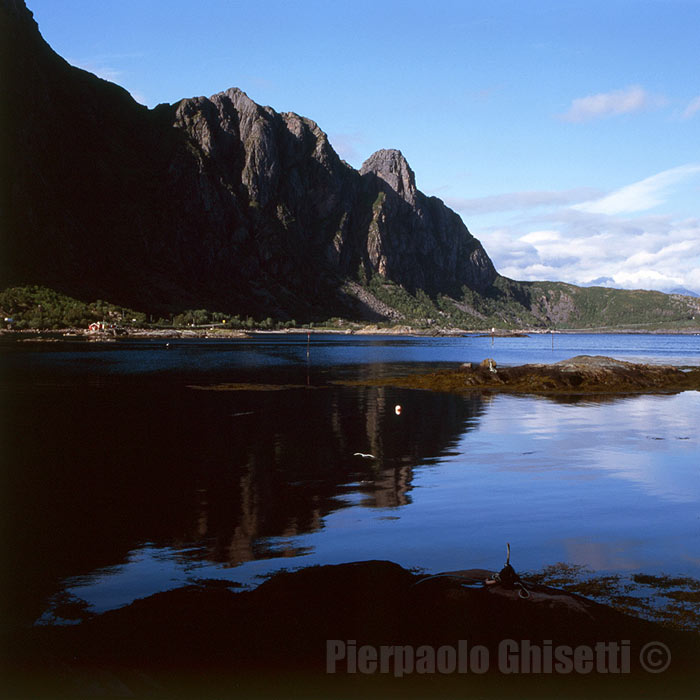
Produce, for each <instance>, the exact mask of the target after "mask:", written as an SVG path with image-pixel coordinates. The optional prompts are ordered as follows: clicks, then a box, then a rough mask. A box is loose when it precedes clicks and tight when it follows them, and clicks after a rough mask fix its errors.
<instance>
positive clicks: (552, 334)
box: [549, 330, 554, 352]
mask: <svg viewBox="0 0 700 700" xmlns="http://www.w3.org/2000/svg"><path fill="white" fill-rule="evenodd" d="M549 335H551V336H552V352H554V331H552V330H550V331H549Z"/></svg>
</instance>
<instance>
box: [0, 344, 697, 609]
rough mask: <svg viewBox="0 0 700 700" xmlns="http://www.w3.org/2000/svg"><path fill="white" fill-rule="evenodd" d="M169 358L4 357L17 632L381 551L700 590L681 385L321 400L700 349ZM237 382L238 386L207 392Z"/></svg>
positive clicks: (86, 351)
mask: <svg viewBox="0 0 700 700" xmlns="http://www.w3.org/2000/svg"><path fill="white" fill-rule="evenodd" d="M168 342H169V344H170V346H169V347H166V343H165V341H162V340H139V341H133V340H124V341H118V342H115V343H108V344H96V343H86V342H80V341H75V342H61V343H55V344H24V343H23V344H19V343H14V342H5V343H4V344H3V345H2V346H0V350H1V351H2V352H1V355H0V358H1V359H2V368H3V375H2V379H3V382H2V383H3V388H4V393H5V413H6V416H5V418H4V421H3V422H4V424H5V431H6V432H5V440H4V442H5V444H6V449H3V452H4V454H5V460H4V461H5V467H4V472H5V473H4V486H3V492H4V494H3V495H4V500H5V503H4V512H5V523H4V527H5V537H4V539H5V541H6V542H7V544H8V550H9V555H8V559H9V562H8V564H9V569H8V570H9V571H11V576H12V579H13V582H14V584H15V591H14V594H15V595H14V601H15V612H16V614H17V615H19V616H21V617H23V618H26V619H36V618H37V617H39V616H40V615H41V614H42V613H43V612H45V610H46V609H47V607H50V606H51V604H52V603H53V604H55V603H56V602H57V601H66V600H70V597H71V596H74V597H75V598H78V599H82V600H85V601H87V603H88V604H89V605H90V606H91V608H92V609H93V610H105V609H108V608H112V607H117V606H120V605H124V604H126V603H128V602H130V601H131V600H133V599H134V598H136V597H143V596H145V595H149V594H151V593H154V592H157V591H161V590H166V589H168V588H173V587H176V586H179V585H183V584H186V583H188V582H192V581H193V580H198V579H226V580H229V581H238V582H241V583H243V584H255V583H256V582H258V581H259V580H260V579H259V578H257V577H258V576H260V575H263V574H266V573H269V572H271V571H275V570H278V569H280V568H294V567H299V566H308V565H311V564H321V563H339V562H345V561H354V560H364V559H373V558H376V559H390V560H392V561H396V562H398V563H399V564H402V565H404V566H411V567H422V568H424V569H425V570H427V571H440V570H449V569H459V568H470V567H480V568H494V569H498V568H500V566H501V565H502V564H503V556H504V549H505V542H506V541H508V542H510V543H511V546H512V548H513V564H514V565H515V566H516V568H517V569H518V570H528V569H529V570H533V569H540V568H542V567H543V566H546V565H548V564H553V563H556V562H559V561H566V562H571V563H577V564H586V565H588V566H590V567H592V568H593V569H596V570H604V571H614V572H630V571H644V572H649V573H660V572H662V571H663V572H666V573H671V574H690V575H694V576H698V575H700V548H698V544H697V543H698V541H699V536H700V438H699V436H698V426H700V394H698V393H697V392H685V393H682V394H678V395H668V396H666V395H664V396H629V397H605V398H604V399H601V398H594V397H568V398H567V399H562V398H560V399H558V400H552V399H547V398H537V397H514V396H506V395H495V396H485V395H481V394H478V393H477V394H473V395H468V396H457V395H448V394H440V393H431V392H422V391H411V390H405V389H404V390H401V389H391V388H377V387H348V386H340V385H335V384H333V383H332V382H333V380H335V379H340V378H361V377H370V376H377V375H391V374H397V373H404V372H409V371H416V370H418V369H422V368H425V367H426V366H434V365H435V363H448V366H449V363H460V362H465V361H480V360H482V359H483V358H485V357H493V358H494V359H495V360H496V361H497V362H498V363H500V364H521V363H525V362H552V361H557V360H559V359H564V358H568V357H571V356H573V355H577V354H603V355H609V356H614V357H618V358H620V359H628V360H638V361H645V362H661V363H673V364H680V365H700V337H697V336H656V335H653V336H640V335H555V337H554V350H552V347H551V345H552V339H551V338H550V336H548V335H540V336H532V337H530V338H496V340H495V342H494V343H493V345H492V341H491V339H490V338H476V337H468V338H400V337H394V336H391V337H357V336H337V335H336V336H332V335H323V336H320V335H319V336H313V337H312V339H311V344H310V359H309V361H308V362H307V359H306V350H307V339H306V336H301V335H296V336H287V335H284V336H279V335H269V336H257V337H255V338H252V339H242V340H230V341H213V340H207V341H195V340H192V341H190V340H182V341H172V340H171V341H168ZM234 383H235V384H239V385H240V384H249V385H250V386H249V387H248V388H247V389H241V388H240V387H239V389H238V390H230V389H231V388H230V387H229V388H228V390H225V389H223V388H222V387H224V385H226V384H234ZM261 385H263V386H261ZM217 387H218V389H217ZM261 388H262V389H264V390H260V389H261ZM215 389H217V390H215ZM396 404H400V405H401V406H402V407H403V411H402V412H401V414H400V415H397V414H396V413H395V411H394V406H395V405H396ZM356 452H362V453H369V454H372V455H374V457H375V459H366V458H361V457H357V456H355V455H354V453H356Z"/></svg>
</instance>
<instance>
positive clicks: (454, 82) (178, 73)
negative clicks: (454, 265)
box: [27, 0, 700, 292]
mask: <svg viewBox="0 0 700 700" xmlns="http://www.w3.org/2000/svg"><path fill="white" fill-rule="evenodd" d="M27 4H28V6H29V8H30V9H31V10H32V11H33V12H34V15H35V18H36V20H37V22H38V23H39V28H40V30H41V31H42V34H43V35H44V38H45V39H46V40H47V41H48V42H49V43H50V44H51V46H52V47H53V48H54V49H55V50H56V51H57V52H58V53H59V54H61V55H62V56H63V57H64V58H66V59H67V60H68V61H69V62H70V63H72V64H74V65H78V66H80V67H83V68H86V69H87V70H90V71H92V72H94V73H96V74H98V75H100V76H101V77H104V78H107V79H109V80H113V81H114V82H116V83H119V84H120V85H122V86H123V87H125V88H126V89H127V90H129V91H130V92H131V94H132V95H133V96H134V97H135V98H136V99H137V100H139V101H141V102H143V103H144V104H147V105H148V106H151V107H152V106H155V105H156V104H158V103H160V102H176V101H177V100H179V99H181V98H183V97H192V96H195V95H205V96H209V95H212V94H214V93H216V92H220V91H222V90H225V89H227V88H229V87H234V86H235V87H239V88H241V89H242V90H244V91H245V92H246V93H247V94H248V95H249V96H250V97H251V98H252V99H253V100H255V101H256V102H259V103H261V104H266V105H270V106H272V107H273V108H274V109H276V110H277V111H280V112H283V111H292V112H297V113H298V114H302V115H304V116H306V117H309V118H311V119H313V120H314V121H316V122H317V123H318V124H319V126H320V127H321V128H322V129H323V130H324V131H325V132H326V133H327V134H328V135H329V138H330V141H331V143H332V144H333V145H334V147H335V149H336V150H337V151H338V153H339V154H340V155H341V156H342V157H343V158H345V159H346V160H347V161H348V162H349V163H350V164H351V165H353V166H355V167H359V166H360V165H361V164H362V162H363V161H364V160H365V159H366V158H368V157H369V156H370V155H371V154H372V153H373V152H374V151H375V150H377V149H379V148H398V149H400V150H401V151H402V152H403V153H404V155H405V156H406V158H407V159H408V161H409V163H410V164H411V166H412V168H413V169H414V171H415V172H416V180H417V184H418V187H419V188H420V189H421V190H423V191H424V192H425V193H426V194H430V195H435V196H437V197H440V198H441V199H443V200H444V201H445V202H446V203H447V204H448V205H449V206H451V207H452V208H454V209H455V210H456V211H458V212H459V213H460V214H461V215H462V218H463V219H464V221H465V223H466V224H467V226H468V227H469V229H470V231H471V232H472V233H473V234H474V235H476V236H477V237H478V238H479V239H480V240H481V241H482V243H483V244H484V246H485V247H486V250H487V251H488V253H489V254H490V255H491V257H492V258H493V260H494V263H495V264H496V267H497V268H498V269H499V271H500V272H501V273H503V274H506V275H508V276H510V277H514V278H516V279H553V280H563V281H568V282H573V283H577V284H582V283H587V282H590V281H591V280H595V279H599V278H610V279H611V280H614V282H612V283H611V284H614V285H615V286H621V287H629V288H656V289H662V290H669V289H673V288H676V287H686V288H689V289H693V290H695V291H697V292H700V70H698V66H700V40H698V37H699V36H700V0H602V1H601V0H556V1H555V0H520V1H519V2H514V1H510V0H488V1H485V2H482V1H481V0H472V1H470V0H463V1H462V2H458V1H456V0H432V1H431V2H425V0H421V1H420V2H414V1H413V0H404V1H398V0H384V1H382V0H371V1H368V0H347V1H346V0H324V1H323V2H321V1H318V0H287V1H283V0H265V1H264V2H240V1H238V0H198V1H197V2H192V1H191V0H167V1H165V0H100V2H95V1H94V0H60V1H58V0H27Z"/></svg>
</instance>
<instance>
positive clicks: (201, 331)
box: [0, 325, 700, 342]
mask: <svg viewBox="0 0 700 700" xmlns="http://www.w3.org/2000/svg"><path fill="white" fill-rule="evenodd" d="M258 335H281V336H282V335H355V336H367V337H372V336H380V335H393V336H407V337H415V338H462V337H466V338H492V337H493V338H528V337H530V336H533V335H677V336H700V328H698V329H693V328H675V329H674V328H658V329H654V330H641V329H635V328H625V327H622V328H565V329H556V330H554V329H552V330H548V329H541V328H522V329H514V330H505V329H497V330H496V331H495V332H493V333H492V332H491V331H490V329H479V330H466V329H462V328H444V329H436V330H428V329H420V328H413V327H411V326H394V327H391V328H380V327H378V326H372V325H368V326H363V327H358V328H308V327H301V328H285V329H280V330H261V329H254V330H242V329H231V330H228V329H224V328H221V327H212V326H206V327H200V328H123V329H119V330H118V331H117V330H114V331H111V330H110V331H97V332H95V331H88V330H87V329H82V328H57V329H22V330H13V329H0V338H14V339H16V340H19V341H36V342H60V341H62V340H66V341H70V340H72V339H85V340H88V341H92V342H99V341H102V342H113V341H115V340H119V339H134V338H144V339H149V338H173V339H188V338H192V339H211V340H228V339H231V340H233V339H241V338H253V337H255V336H258Z"/></svg>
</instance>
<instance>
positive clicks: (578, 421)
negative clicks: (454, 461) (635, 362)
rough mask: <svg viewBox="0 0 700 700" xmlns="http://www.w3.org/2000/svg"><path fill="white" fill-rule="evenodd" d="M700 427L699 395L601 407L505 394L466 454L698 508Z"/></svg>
mask: <svg viewBox="0 0 700 700" xmlns="http://www.w3.org/2000/svg"><path fill="white" fill-rule="evenodd" d="M698 425H700V394H698V392H684V393H682V394H677V395H673V396H633V397H624V398H620V399H618V400H613V401H611V402H609V403H595V404H593V403H578V404H560V403H555V402H553V401H551V400H549V399H546V398H537V399H533V398H532V397H513V396H499V397H498V399H497V400H496V401H494V402H493V403H492V404H491V406H490V407H489V410H488V411H486V413H485V414H484V415H483V416H482V418H481V422H480V425H479V427H478V429H477V431H476V433H475V434H474V435H473V436H467V438H466V441H465V442H464V443H463V448H464V451H465V452H469V453H471V454H474V453H475V452H479V453H482V452H483V453H484V455H485V456H487V459H488V461H489V463H492V464H495V465H496V466H497V467H498V468H500V469H504V470H507V471H513V472H515V471H518V472H520V471H529V470H539V471H542V470H550V469H559V470H561V471H562V474H564V475H565V477H564V478H575V479H581V480H587V479H595V478H596V476H597V474H598V475H599V474H600V473H601V472H602V473H608V474H609V475H612V476H614V477H616V478H620V479H625V480H627V481H631V482H633V483H635V484H637V485H638V486H640V487H642V488H643V489H644V490H645V491H646V492H648V493H650V494H652V495H654V496H657V497H659V498H662V499H665V500H669V501H674V502H694V501H700V471H699V470H698V468H697V465H698V462H700V441H699V439H698V433H697V426H698ZM494 445H499V446H501V447H502V449H500V450H498V451H496V450H494ZM596 472H597V474H596Z"/></svg>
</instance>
